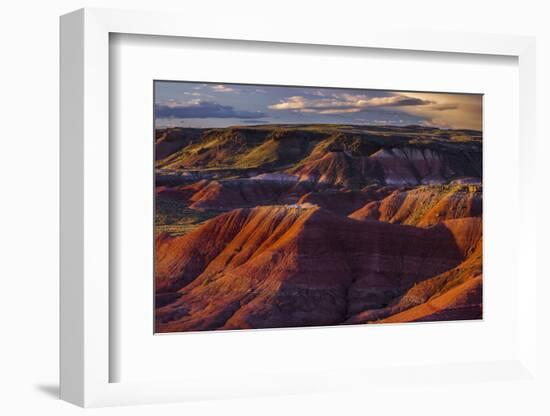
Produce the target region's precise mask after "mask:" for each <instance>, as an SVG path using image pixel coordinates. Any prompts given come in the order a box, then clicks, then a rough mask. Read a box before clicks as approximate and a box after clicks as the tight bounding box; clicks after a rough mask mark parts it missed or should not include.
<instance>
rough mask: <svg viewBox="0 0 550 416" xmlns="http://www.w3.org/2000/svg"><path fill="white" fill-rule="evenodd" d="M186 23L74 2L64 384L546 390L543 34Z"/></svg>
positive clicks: (64, 40) (64, 90)
mask: <svg viewBox="0 0 550 416" xmlns="http://www.w3.org/2000/svg"><path fill="white" fill-rule="evenodd" d="M185 20H186V24H185V25H182V24H181V22H182V16H177V15H173V14H169V13H145V12H126V11H113V10H96V9H92V10H90V9H85V10H80V11H77V12H74V13H71V14H69V15H66V16H63V17H62V19H61V81H62V87H61V103H62V105H61V113H62V120H61V210H62V211H61V244H62V246H61V251H62V259H61V396H62V398H63V399H65V400H67V401H70V402H72V403H75V404H78V405H81V406H106V405H117V404H138V403H159V402H167V401H185V400H194V399H207V398H231V397H253V396H261V395H273V394H300V393H323V392H334V391H340V392H341V391H345V392H351V393H352V394H353V392H356V394H363V393H362V392H364V391H369V392H371V394H372V397H370V399H369V400H372V401H373V406H374V407H373V408H375V409H381V408H382V407H383V406H384V400H386V399H387V398H388V386H389V388H390V389H391V390H392V391H394V392H398V393H399V394H400V395H403V396H402V397H408V395H414V392H415V389H419V388H425V389H431V388H434V387H433V386H434V385H435V384H437V385H438V386H441V387H438V388H439V389H440V393H441V394H440V395H439V396H438V397H439V399H438V400H442V401H445V400H447V399H448V398H449V397H452V396H453V395H454V394H456V390H453V389H462V390H461V392H463V393H464V394H467V392H468V391H472V390H475V389H478V390H475V391H480V390H479V389H482V390H483V392H484V394H486V395H487V397H489V398H491V397H494V398H496V397H499V395H500V394H501V393H500V392H501V390H500V389H501V388H502V385H503V384H502V383H505V384H506V386H507V388H509V389H510V391H519V390H521V389H526V391H527V390H528V389H530V391H535V390H536V389H539V388H541V387H542V384H541V381H540V378H538V376H537V375H536V374H537V372H536V371H537V362H536V361H535V350H536V347H537V337H536V331H537V322H536V320H535V319H534V318H535V317H536V302H535V301H534V299H535V294H536V270H535V268H534V264H535V259H534V256H535V252H536V246H535V235H534V232H533V230H534V229H535V228H536V225H535V221H536V220H535V218H534V217H533V216H532V215H526V213H530V212H532V205H533V204H534V200H533V199H532V196H531V195H532V192H531V191H532V190H531V189H530V187H531V186H532V184H531V182H530V180H529V178H530V177H531V175H532V172H533V171H532V169H533V166H534V163H533V161H534V153H533V152H534V151H533V147H532V146H530V145H529V144H530V143H532V142H533V140H534V137H535V132H534V125H535V123H534V117H535V114H536V112H535V111H534V107H535V102H534V91H535V78H534V76H533V73H534V59H535V55H534V53H535V52H534V40H533V39H531V38H523V37H515V36H504V35H502V36H501V35H499V36H496V35H495V36H493V35H483V34H466V33H461V34H453V33H438V34H437V35H434V34H433V33H424V32H421V31H412V32H411V31H409V32H406V33H405V32H403V31H402V30H400V29H399V28H394V27H389V26H388V27H385V28H382V27H376V28H375V27H373V28H370V29H368V30H365V29H362V30H361V31H360V32H357V31H355V30H354V29H353V28H350V29H349V30H347V31H346V30H344V31H342V32H340V33H338V34H337V35H336V34H327V32H326V31H324V30H323V29H322V28H321V27H317V26H315V25H313V28H312V30H311V31H309V32H308V33H307V35H305V34H304V33H303V31H300V30H298V29H297V28H296V29H293V28H289V30H288V31H285V32H284V33H281V32H280V31H278V30H277V28H276V27H275V26H272V25H268V24H266V25H263V26H262V28H261V29H260V28H258V27H257V26H254V27H253V28H252V27H251V28H250V31H248V32H247V34H246V36H244V35H242V34H239V33H236V32H234V31H233V26H232V25H230V23H229V22H227V24H221V25H216V26H215V27H210V28H206V26H205V25H201V23H200V19H197V21H189V19H185ZM503 207H505V209H504V208H503ZM510 218H514V221H510ZM504 229H505V230H506V238H503V234H502V233H503V231H502V230H504ZM503 259H505V261H504V260H503ZM520 270H521V271H522V273H521V279H520V278H519V275H520V273H519V271H520ZM397 381H398V382H397ZM456 383H459V384H460V387H456V385H455V384H456ZM451 385H452V386H453V387H452V388H451V387H450V386H451ZM430 386H431V387H430ZM446 386H449V387H448V388H447V387H446ZM481 386H483V387H481ZM533 389H534V390H533ZM537 391H538V390H537ZM522 394H523V393H522ZM525 394H527V393H525ZM396 406H398V407H399V406H402V410H403V411H404V410H405V409H406V407H404V406H405V403H402V404H397V405H396Z"/></svg>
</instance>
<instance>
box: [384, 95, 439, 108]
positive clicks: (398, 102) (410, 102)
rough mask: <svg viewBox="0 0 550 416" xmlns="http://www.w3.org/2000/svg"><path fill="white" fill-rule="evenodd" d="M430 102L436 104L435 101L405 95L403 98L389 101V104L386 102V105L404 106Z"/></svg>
mask: <svg viewBox="0 0 550 416" xmlns="http://www.w3.org/2000/svg"><path fill="white" fill-rule="evenodd" d="M429 104H435V103H434V102H433V101H430V100H422V99H420V98H412V97H403V98H400V99H397V100H395V101H391V102H388V103H387V104H385V106H386V107H402V106H412V105H429Z"/></svg>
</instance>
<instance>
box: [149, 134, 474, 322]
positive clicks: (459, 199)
mask: <svg viewBox="0 0 550 416" xmlns="http://www.w3.org/2000/svg"><path fill="white" fill-rule="evenodd" d="M155 144H156V169H157V175H156V185H157V186H156V218H155V221H156V231H157V233H156V271H155V287H156V307H157V309H156V330H157V331H159V332H177V331H189V330H209V329H243V328H266V327H288V326H311V325H335V324H353V323H374V322H410V321H422V320H449V319H478V318H481V313H482V307H481V303H482V302H481V287H482V283H481V282H482V277H481V276H482V261H481V260H482V254H481V244H482V243H481V239H482V220H481V217H482V185H481V184H482V137H481V133H480V132H476V131H469V130H460V131H459V130H440V129H435V128H429V127H420V126H407V127H392V126H388V127H380V126H342V125H268V126H253V127H231V128H225V129H164V130H159V131H157V133H156V141H155Z"/></svg>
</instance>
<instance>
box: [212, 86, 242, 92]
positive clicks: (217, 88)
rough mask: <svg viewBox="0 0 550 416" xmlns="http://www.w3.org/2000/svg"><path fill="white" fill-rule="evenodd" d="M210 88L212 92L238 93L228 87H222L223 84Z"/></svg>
mask: <svg viewBox="0 0 550 416" xmlns="http://www.w3.org/2000/svg"><path fill="white" fill-rule="evenodd" d="M210 88H212V90H214V91H216V92H238V90H237V89H235V88H232V87H228V86H227V85H223V84H219V85H213V86H212V87H210Z"/></svg>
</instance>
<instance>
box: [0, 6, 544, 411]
mask: <svg viewBox="0 0 550 416" xmlns="http://www.w3.org/2000/svg"><path fill="white" fill-rule="evenodd" d="M186 3H191V2H184V1H169V0H155V1H153V0H148V1H146V0H133V1H131V0H111V1H107V0H104V1H101V0H88V1H87V2H82V1H68V0H50V1H38V0H34V1H32V0H19V1H13V0H12V1H10V2H9V3H8V2H4V3H3V5H2V10H1V12H0V31H1V37H0V39H1V42H2V47H1V48H0V57H1V64H0V72H1V76H0V83H1V88H0V110H1V111H0V114H1V115H2V118H1V120H2V128H1V129H0V132H1V137H0V146H1V150H0V158H1V159H0V169H1V176H0V178H1V188H0V189H1V191H2V194H1V195H2V197H1V203H0V225H1V226H0V233H1V236H2V238H1V240H0V244H1V245H2V247H1V251H0V253H2V255H1V256H0V270H1V272H0V278H1V279H2V290H1V291H0V308H1V310H0V312H1V314H0V316H1V317H2V318H1V319H2V320H1V322H2V327H1V329H2V341H1V342H0V392H1V394H0V409H1V413H3V414H7V415H17V414H37V413H38V412H40V414H50V413H51V414H73V413H77V412H80V409H78V408H76V407H73V406H71V405H68V404H66V403H63V402H60V401H58V400H55V398H54V396H55V395H56V394H57V367H58V359H57V354H58V353H57V348H58V341H57V338H58V326H57V320H58V306H57V302H58V276H57V275H58V231H57V230H58V116H59V115H58V84H59V83H58V60H59V55H58V16H59V15H61V14H63V13H66V12H69V11H72V10H74V9H77V8H80V7H84V6H88V7H90V6H93V7H116V8H135V9H169V10H171V9H173V10H179V11H183V12H188V13H189V19H204V21H205V24H208V23H209V22H210V23H211V22H212V20H215V19H232V20H234V21H235V24H236V25H241V26H240V27H243V26H242V25H243V24H244V23H243V22H246V20H247V19H254V20H257V19H275V20H278V21H280V22H281V30H285V27H286V26H287V25H301V26H303V27H304V30H307V25H308V21H310V20H313V19H314V20H322V21H326V24H327V31H330V30H338V26H339V25H359V26H361V25H365V26H368V25H369V22H372V21H378V22H379V21H383V20H384V19H391V20H393V21H394V22H400V23H401V24H403V25H405V26H410V27H417V26H419V27H426V26H427V27H431V28H433V29H442V30H457V31H467V30H470V31H475V32H491V33H513V34H527V35H536V36H537V37H538V59H539V61H538V87H539V88H538V90H539V95H538V105H539V107H538V118H539V121H538V124H539V143H540V147H539V151H538V154H539V181H541V183H540V184H539V189H540V190H541V192H540V196H539V197H540V206H541V210H540V212H541V213H544V211H545V209H544V205H545V204H544V202H547V201H548V196H547V193H548V191H547V189H548V186H547V185H544V184H543V183H542V180H543V177H544V179H546V180H548V179H550V178H548V174H547V173H546V170H545V169H544V167H545V165H546V164H547V161H546V157H545V153H546V151H548V150H549V149H548V147H549V146H548V139H547V137H548V136H547V131H548V129H547V128H546V118H547V117H548V116H547V115H548V114H550V106H549V105H548V102H547V101H546V100H545V98H546V95H549V94H550V88H549V82H550V27H549V25H548V18H549V15H550V13H549V12H548V11H546V10H544V5H545V3H546V2H543V1H531V0H522V1H513V2H511V1H504V0H500V1H480V0H473V1H472V0H461V1H454V2H449V1H447V2H444V1H441V0H435V1H427V0H426V1H424V0H418V1H411V0H393V1H386V2H383V1H370V2H367V1H361V2H359V1H355V2H353V1H345V0H339V1H330V2H322V1H320V0H317V1H315V2H308V1H302V2H299V1H298V0H291V1H285V0H278V1H271V2H262V1H257V0H256V1H249V2H247V1H238V0H231V1H217V2H214V1H207V0H200V1H199V2H193V3H197V4H192V10H191V8H190V5H189V4H186ZM182 24H185V21H183V22H182ZM544 136H546V137H544ZM545 183H548V182H547V181H545ZM540 227H541V229H540V231H539V232H540V234H544V231H546V232H547V231H548V222H547V221H545V222H544V224H542V223H541V225H540ZM543 229H544V230H543ZM503 236H504V235H503ZM539 238H540V237H539ZM541 257H543V256H541ZM540 266H545V267H546V268H547V266H546V265H545V264H543V263H542V262H541V265H540ZM546 275H548V273H546ZM545 289H548V284H545V287H541V288H540V290H545ZM544 308H545V309H544V312H548V307H547V306H544ZM546 340H548V337H546ZM546 347H548V344H546ZM546 350H547V351H548V350H550V348H547V349H546ZM410 393H411V394H410V395H407V396H406V397H399V398H395V397H394V396H393V395H392V392H391V391H388V400H387V403H388V408H387V409H371V408H369V400H368V392H366V393H365V397H364V399H351V398H350V397H348V396H347V395H346V394H345V393H340V394H334V395H325V396H322V397H320V396H319V397H286V398H270V399H255V400H235V401H227V402H211V403H191V404H179V405H164V406H161V407H158V408H155V409H152V408H151V407H139V408H118V409H102V410H99V411H98V413H100V414H148V413H150V412H152V411H166V412H179V413H182V412H187V414H210V415H217V414H258V413H259V414H282V413H288V414H299V413H303V414H314V413H315V414H334V413H342V414H344V412H346V413H359V412H361V413H367V412H369V411H371V412H372V411H375V412H376V413H379V414H380V413H381V412H384V411H385V410H387V413H386V412H385V414H391V408H392V401H393V400H407V401H409V402H410V405H411V406H410V409H411V412H410V413H411V414H416V412H421V413H424V414H431V411H436V410H437V406H440V405H443V403H439V400H440V399H438V393H437V388H436V387H434V391H432V392H424V391H411V392H410ZM466 394H467V395H466ZM533 394H536V392H533ZM502 397H503V398H504V397H505V398H506V400H502V401H500V402H499V401H497V402H492V403H487V402H486V401H484V400H483V398H484V394H483V391H474V392H472V391H467V389H466V388H465V387H463V386H457V397H456V400H452V402H451V403H447V405H446V406H445V407H444V408H441V407H440V408H439V410H442V411H443V413H446V414H468V413H469V414H482V413H481V411H483V409H487V410H488V411H489V410H491V413H493V414H507V413H506V412H510V414H520V413H523V414H532V415H535V414H543V412H544V410H543V409H542V408H540V407H539V408H534V407H533V403H535V402H534V401H521V402H520V401H519V400H515V399H514V392H513V390H510V388H509V387H507V386H505V385H503V386H502ZM518 397H519V396H518ZM524 397H525V396H524ZM443 409H444V410H443ZM545 410H546V411H548V408H546V409H545ZM434 414H435V413H434Z"/></svg>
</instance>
